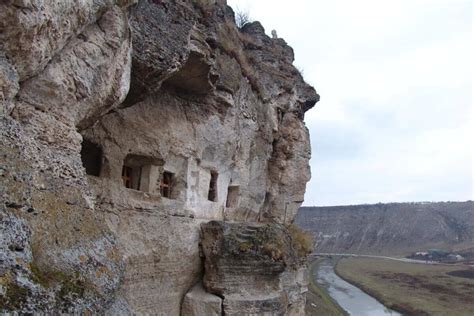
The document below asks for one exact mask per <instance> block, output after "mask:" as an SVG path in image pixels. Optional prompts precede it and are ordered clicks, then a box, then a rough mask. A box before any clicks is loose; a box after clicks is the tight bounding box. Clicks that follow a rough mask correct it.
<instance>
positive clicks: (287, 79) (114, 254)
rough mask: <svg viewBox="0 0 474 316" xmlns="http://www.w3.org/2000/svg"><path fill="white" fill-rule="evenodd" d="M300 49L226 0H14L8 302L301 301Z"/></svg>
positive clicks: (307, 93)
mask: <svg viewBox="0 0 474 316" xmlns="http://www.w3.org/2000/svg"><path fill="white" fill-rule="evenodd" d="M293 59H294V56H293V51H292V49H291V47H289V46H288V45H287V44H286V43H285V41H284V40H283V39H273V38H270V37H268V36H267V35H266V34H265V31H264V29H263V27H262V26H261V25H260V24H259V23H258V22H254V23H250V24H247V25H245V26H244V27H242V28H241V29H239V28H237V27H236V25H235V23H234V13H233V11H232V9H231V8H230V7H228V6H227V5H226V2H225V1H224V0H195V1H167V0H140V1H133V0H128V1H127V0H86V1H79V2H78V1H73V0H63V1H44V0H6V1H3V2H2V3H1V4H0V124H1V130H0V135H1V136H0V140H1V143H0V180H1V184H2V185H1V187H0V194H1V198H2V203H1V204H0V312H2V311H19V312H38V311H42V312H67V313H72V312H76V313H78V312H86V311H90V312H93V313H101V314H110V315H112V314H161V315H179V314H180V313H181V314H183V315H193V314H194V315H196V314H199V313H206V314H208V313H210V314H220V313H225V314H226V315H232V314H238V313H244V314H245V313H247V314H250V313H269V314H301V313H302V309H303V308H304V292H305V286H306V284H305V282H306V277H305V269H304V259H303V257H304V254H301V253H298V251H296V252H295V250H294V249H297V248H298V246H297V245H295V241H297V240H298V238H294V236H292V234H291V231H288V229H287V228H286V225H287V224H289V223H291V222H292V220H293V218H294V216H295V214H296V211H297V210H298V208H299V206H300V204H301V202H302V201H303V197H304V191H305V185H306V182H307V181H308V180H309V177H310V171H309V164H308V160H309V158H310V145H309V135H308V131H307V129H306V127H305V125H304V122H303V118H304V113H305V111H307V110H309V109H310V108H311V107H312V106H313V105H314V104H315V103H316V102H317V101H318V100H319V96H318V95H317V94H316V92H315V90H314V89H313V88H312V87H311V86H309V85H307V84H306V83H305V82H304V80H303V78H302V77H301V74H300V73H299V72H298V70H297V69H296V68H295V67H294V66H293V65H292V62H293ZM210 221H211V222H210ZM238 222H240V224H239V223H238ZM201 225H202V228H201ZM229 238H230V239H229ZM201 242H202V245H203V246H202V248H200V243H201ZM223 244H225V245H229V247H230V248H227V247H217V246H216V245H223ZM216 247H217V248H216ZM275 247H276V248H275ZM261 266H263V267H273V268H270V271H267V270H266V269H261ZM239 267H240V268H242V267H243V268H242V269H244V270H245V271H246V272H245V273H246V274H245V275H246V277H245V278H242V279H241V278H238V277H237V278H236V277H234V278H233V281H232V282H231V283H229V280H232V276H235V275H236V273H238V271H243V270H239V269H240V268H239ZM259 267H260V268H259ZM209 280H213V282H210V281H209ZM249 280H253V281H252V282H250V281H249ZM201 282H202V283H201ZM201 284H202V286H203V287H204V288H203V287H202V286H201ZM188 291H189V293H188V295H186V293H187V292H188ZM257 292H258V293H260V295H257V294H258V293H257Z"/></svg>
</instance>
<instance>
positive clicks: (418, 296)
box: [335, 258, 474, 316]
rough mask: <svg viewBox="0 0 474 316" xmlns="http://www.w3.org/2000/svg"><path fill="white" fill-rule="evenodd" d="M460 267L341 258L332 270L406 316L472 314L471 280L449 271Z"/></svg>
mask: <svg viewBox="0 0 474 316" xmlns="http://www.w3.org/2000/svg"><path fill="white" fill-rule="evenodd" d="M460 268H461V267H460V266H456V265H428V264H415V263H406V262H399V261H394V260H385V259H374V258H344V259H341V260H340V261H339V262H338V264H337V265H336V268H335V271H336V273H337V274H338V275H339V276H340V277H341V278H343V279H345V280H346V281H348V282H350V283H352V284H354V285H356V286H357V287H359V288H361V289H362V290H364V291H365V292H367V293H368V294H369V295H371V296H373V297H375V298H377V299H378V300H379V301H380V302H382V303H383V304H384V305H386V306H387V307H389V308H392V309H394V310H397V311H400V312H401V313H403V314H405V315H466V316H467V315H474V304H472V302H473V297H474V280H473V279H469V278H462V277H456V276H452V275H450V274H449V273H450V272H452V271H458V270H460ZM464 268H465V267H464Z"/></svg>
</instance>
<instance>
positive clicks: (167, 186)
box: [160, 171, 174, 199]
mask: <svg viewBox="0 0 474 316" xmlns="http://www.w3.org/2000/svg"><path fill="white" fill-rule="evenodd" d="M173 182H174V173H172V172H169V171H164V172H163V174H162V176H161V182H160V194H161V196H162V197H165V198H168V199H171V198H172V196H171V193H172V190H173Z"/></svg>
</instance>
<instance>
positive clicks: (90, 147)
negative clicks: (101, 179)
mask: <svg viewBox="0 0 474 316" xmlns="http://www.w3.org/2000/svg"><path fill="white" fill-rule="evenodd" d="M81 160H82V165H83V166H84V169H86V174H88V175H91V176H96V177H98V176H99V175H100V169H101V168H102V148H100V146H99V145H97V144H94V143H93V142H91V141H89V140H87V139H84V140H83V141H82V148H81Z"/></svg>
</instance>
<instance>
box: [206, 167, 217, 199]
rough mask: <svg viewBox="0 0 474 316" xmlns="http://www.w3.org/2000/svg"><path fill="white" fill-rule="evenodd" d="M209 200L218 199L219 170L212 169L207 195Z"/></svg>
mask: <svg viewBox="0 0 474 316" xmlns="http://www.w3.org/2000/svg"><path fill="white" fill-rule="evenodd" d="M207 199H208V200H209V201H213V202H216V201H217V172H215V171H211V180H210V183H209V193H208V195H207Z"/></svg>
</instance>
